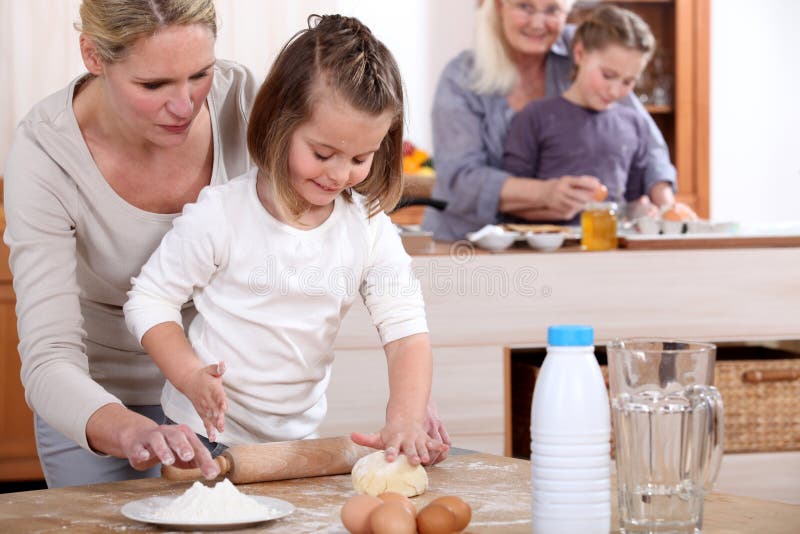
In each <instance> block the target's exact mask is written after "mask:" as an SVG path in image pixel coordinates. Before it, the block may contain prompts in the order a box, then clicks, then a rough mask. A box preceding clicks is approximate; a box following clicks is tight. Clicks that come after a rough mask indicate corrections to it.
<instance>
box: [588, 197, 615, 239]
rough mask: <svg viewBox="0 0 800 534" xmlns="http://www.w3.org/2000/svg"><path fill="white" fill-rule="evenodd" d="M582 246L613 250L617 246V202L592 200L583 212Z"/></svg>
mask: <svg viewBox="0 0 800 534" xmlns="http://www.w3.org/2000/svg"><path fill="white" fill-rule="evenodd" d="M581 248H582V249H583V250H612V249H615V248H617V204H616V203H614V202H590V203H589V204H587V205H586V209H585V210H583V213H582V214H581Z"/></svg>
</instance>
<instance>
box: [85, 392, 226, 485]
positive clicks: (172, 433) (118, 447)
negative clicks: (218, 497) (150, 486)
mask: <svg viewBox="0 0 800 534" xmlns="http://www.w3.org/2000/svg"><path fill="white" fill-rule="evenodd" d="M86 439H87V441H88V442H89V446H90V447H91V448H92V449H93V450H95V451H98V452H101V453H104V454H109V455H111V456H115V457H117V458H127V459H128V461H129V462H130V464H131V466H132V467H133V468H134V469H138V470H145V469H149V468H151V467H153V466H154V465H157V464H159V463H162V464H165V465H172V464H175V465H177V466H178V467H199V468H200V471H201V472H202V473H203V476H204V477H206V478H207V479H212V478H215V477H216V476H217V475H218V474H219V467H218V466H217V464H216V463H215V462H214V460H212V459H211V454H210V453H209V452H208V450H207V449H206V448H205V447H204V446H203V444H202V443H200V440H199V439H197V436H196V435H195V433H194V432H192V431H191V430H190V429H189V427H187V426H186V425H158V424H157V423H156V422H154V421H153V420H151V419H148V418H147V417H145V416H143V415H141V414H138V413H136V412H133V411H131V410H128V409H127V408H126V407H124V406H122V405H121V404H106V405H105V406H103V407H101V408H99V409H98V410H97V411H96V412H94V413H93V414H92V416H91V417H90V418H89V421H88V422H87V424H86Z"/></svg>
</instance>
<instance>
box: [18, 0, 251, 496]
mask: <svg viewBox="0 0 800 534" xmlns="http://www.w3.org/2000/svg"><path fill="white" fill-rule="evenodd" d="M77 26H78V29H79V30H80V32H81V33H80V49H81V54H82V56H83V61H84V64H85V66H86V69H87V71H88V72H87V73H86V74H83V75H81V76H79V77H77V78H76V79H75V80H73V81H72V82H71V83H70V84H69V85H68V86H67V87H65V88H64V89H62V90H61V91H59V92H57V93H55V94H54V95H52V96H50V97H48V98H46V99H44V100H43V101H41V102H40V103H38V104H37V105H36V106H35V107H34V108H33V109H32V110H31V111H30V113H29V114H28V115H27V117H26V118H25V119H24V120H23V121H22V122H21V123H20V125H19V127H18V129H17V131H16V134H15V139H14V143H13V146H12V148H11V151H10V154H9V156H8V162H7V168H6V170H5V211H6V220H7V228H6V233H5V242H6V243H7V244H8V245H9V247H10V249H11V259H10V263H11V269H12V272H13V274H14V290H15V292H16V296H17V317H18V330H19V338H20V345H19V352H20V356H21V358H22V382H23V385H24V386H25V396H26V399H27V402H28V404H29V405H30V406H31V408H32V409H33V411H34V413H35V427H36V440H37V446H38V451H39V457H40V460H41V463H42V467H43V470H44V473H45V477H46V479H47V484H48V486H49V487H61V486H69V485H78V484H89V483H96V482H108V481H113V480H123V479H129V478H134V477H142V476H157V469H156V466H157V464H158V463H160V462H163V463H165V464H171V463H178V464H194V465H199V466H200V467H201V468H202V471H203V473H204V474H205V475H206V476H207V477H213V476H215V475H216V474H217V472H218V469H217V468H216V466H215V465H214V463H213V461H212V460H211V457H210V455H209V453H208V451H207V450H206V448H205V447H203V445H202V444H201V443H200V442H199V441H198V439H197V437H196V436H195V434H194V433H193V432H191V431H190V430H189V429H188V428H187V427H182V426H169V425H161V424H160V423H161V422H162V421H163V413H162V412H161V408H160V406H159V397H160V394H161V389H162V387H163V385H164V378H163V377H162V375H161V373H160V372H159V370H158V368H157V367H156V366H155V364H153V362H152V360H151V359H150V358H149V357H148V356H147V354H145V353H144V351H143V350H142V348H141V346H140V345H139V343H138V341H137V340H136V338H134V337H133V336H132V335H130V334H129V333H128V330H127V328H126V326H125V320H124V317H123V313H122V305H123V304H124V303H125V300H126V292H127V291H128V289H130V279H131V277H132V276H134V275H136V274H137V273H138V272H139V269H140V268H141V266H142V264H143V263H144V262H145V260H146V259H147V258H148V257H149V256H150V254H151V253H152V252H153V250H155V248H156V247H157V246H158V244H159V242H160V241H161V238H162V237H163V236H164V234H165V233H166V232H167V230H169V228H170V227H171V226H172V221H173V219H174V218H175V217H176V216H177V215H178V214H179V213H180V212H181V210H182V209H183V206H184V205H185V204H186V203H189V202H193V201H194V200H196V199H197V196H198V194H199V192H200V190H201V189H202V188H203V187H205V186H207V185H209V184H220V183H224V182H227V181H228V178H229V177H233V176H238V175H240V174H242V173H244V172H246V171H247V170H248V169H249V168H250V167H251V164H250V160H249V157H248V154H247V147H246V144H245V138H246V131H247V117H248V115H249V113H250V109H251V107H252V102H253V100H254V98H255V93H256V84H255V83H254V81H253V79H252V77H251V75H250V74H249V73H248V72H247V71H246V70H245V69H244V68H243V67H241V66H239V65H237V64H234V63H231V62H227V61H222V60H217V59H216V58H215V56H214V41H215V37H216V16H215V11H214V5H213V2H212V0H159V1H152V0H84V2H83V4H82V5H81V8H80V24H78V25H77ZM192 315H193V307H191V306H186V307H184V309H183V320H184V321H187V320H188V319H189V318H191V316H192Z"/></svg>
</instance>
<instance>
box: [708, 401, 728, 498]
mask: <svg viewBox="0 0 800 534" xmlns="http://www.w3.org/2000/svg"><path fill="white" fill-rule="evenodd" d="M704 389H705V393H704V395H703V397H704V398H705V401H706V402H707V403H708V407H709V408H710V412H711V417H710V418H709V419H708V444H709V452H708V464H707V470H706V476H705V480H704V482H703V490H704V491H706V492H709V491H711V488H712V487H713V486H714V481H715V480H716V479H717V475H718V474H719V468H720V466H721V465H722V453H723V451H724V449H725V410H724V408H723V405H722V395H720V393H719V391H718V390H717V388H715V387H713V386H708V387H706V388H704Z"/></svg>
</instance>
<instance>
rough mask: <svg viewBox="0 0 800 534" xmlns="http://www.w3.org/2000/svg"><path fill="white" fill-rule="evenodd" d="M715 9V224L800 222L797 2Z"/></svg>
mask: <svg viewBox="0 0 800 534" xmlns="http://www.w3.org/2000/svg"><path fill="white" fill-rule="evenodd" d="M711 8H712V17H711V213H712V217H714V218H716V219H719V220H744V221H753V222H772V221H784V220H793V221H800V201H799V200H798V199H800V99H799V98H798V95H799V94H800V61H799V60H798V53H800V32H798V22H800V2H798V1H797V0H761V1H758V2H753V1H752V0H712V2H711Z"/></svg>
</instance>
